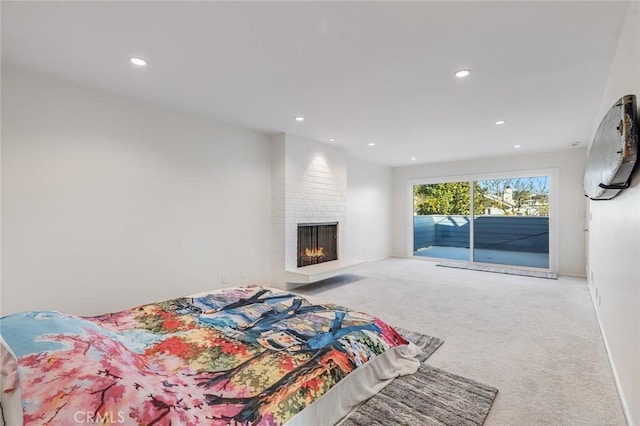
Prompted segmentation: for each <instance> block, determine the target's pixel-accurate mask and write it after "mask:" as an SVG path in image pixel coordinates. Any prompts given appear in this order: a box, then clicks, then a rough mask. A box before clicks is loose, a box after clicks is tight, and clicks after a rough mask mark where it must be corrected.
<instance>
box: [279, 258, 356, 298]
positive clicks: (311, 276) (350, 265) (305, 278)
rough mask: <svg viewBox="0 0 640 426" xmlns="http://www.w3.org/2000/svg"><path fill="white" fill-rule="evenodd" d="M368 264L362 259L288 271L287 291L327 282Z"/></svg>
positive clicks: (334, 261)
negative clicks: (328, 279)
mask: <svg viewBox="0 0 640 426" xmlns="http://www.w3.org/2000/svg"><path fill="white" fill-rule="evenodd" d="M364 263H366V261H364V260H360V259H340V260H332V261H331V262H324V263H318V264H317V265H309V266H304V267H302V268H291V269H287V270H286V271H285V272H286V289H287V290H290V289H292V288H295V287H300V286H302V285H305V284H311V283H315V282H317V281H322V280H326V279H327V278H332V277H335V276H337V275H340V274H344V273H346V272H350V271H352V270H354V269H356V268H357V267H358V266H360V265H363V264H364Z"/></svg>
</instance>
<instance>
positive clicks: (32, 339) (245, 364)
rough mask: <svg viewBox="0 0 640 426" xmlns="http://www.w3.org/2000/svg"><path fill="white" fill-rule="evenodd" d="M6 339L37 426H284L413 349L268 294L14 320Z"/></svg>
mask: <svg viewBox="0 0 640 426" xmlns="http://www.w3.org/2000/svg"><path fill="white" fill-rule="evenodd" d="M0 331H1V333H2V337H3V338H4V339H5V341H6V342H7V343H8V345H9V347H10V348H11V350H12V351H13V353H14V354H15V356H16V358H17V363H18V373H19V384H16V386H19V387H20V390H21V393H22V408H23V413H24V422H25V424H37V425H41V424H60V425H69V424H79V423H106V424H145V425H169V424H173V425H176V424H184V425H192V424H207V425H281V424H284V423H285V422H287V420H289V419H291V418H292V417H293V416H294V415H296V414H297V413H298V412H300V411H301V410H302V409H304V408H305V407H306V406H308V405H309V404H311V403H312V402H313V401H315V400H316V399H318V398H320V397H321V396H323V395H324V394H325V393H326V392H327V391H328V390H329V389H331V388H332V387H333V386H334V385H336V384H337V383H338V382H340V380H342V379H343V378H344V377H345V376H347V375H348V374H349V373H350V372H352V371H354V370H355V369H356V368H358V366H360V365H363V364H365V363H366V362H367V361H369V360H371V359H372V358H374V357H376V356H377V355H379V354H381V353H382V352H384V351H386V350H387V349H389V348H391V347H395V346H398V345H404V344H407V341H405V340H404V339H403V338H402V337H401V336H400V335H399V334H397V333H396V331H395V330H393V329H392V328H391V327H389V326H388V325H386V324H385V323H384V322H382V321H380V320H379V319H377V318H374V317H372V316H370V315H367V314H364V313H360V312H354V311H351V310H349V309H347V308H344V307H342V306H337V305H332V304H312V303H310V302H309V301H307V300H306V299H304V298H303V297H301V296H299V295H296V294H293V293H288V292H284V291H279V290H273V289H267V288H262V287H240V288H231V289H225V290H220V291H215V292H212V293H208V294H205V295H201V296H199V297H185V298H179V299H174V300H168V301H165V302H160V303H153V304H148V305H143V306H139V307H136V308H133V309H129V310H126V311H122V312H117V313H111V314H106V315H101V316H97V317H78V316H72V315H65V314H62V313H59V312H49V311H45V312H26V313H20V314H14V315H9V316H6V317H3V318H2V319H0Z"/></svg>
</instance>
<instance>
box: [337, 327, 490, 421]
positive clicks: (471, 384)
mask: <svg viewBox="0 0 640 426" xmlns="http://www.w3.org/2000/svg"><path fill="white" fill-rule="evenodd" d="M396 330H398V332H400V334H402V335H403V336H404V337H405V338H407V339H408V340H411V341H412V342H414V343H415V344H417V345H418V346H420V347H421V349H423V355H422V359H421V361H424V360H425V359H427V358H428V357H429V356H430V355H431V354H433V352H435V350H436V349H438V347H439V346H440V345H441V344H442V343H443V340H441V339H438V338H437V337H431V336H426V335H424V334H420V333H416V332H412V331H409V330H405V329H402V328H399V327H396ZM497 394H498V389H496V388H493V387H491V386H486V385H483V384H482V383H479V382H476V381H475V380H470V379H467V378H464V377H461V376H457V375H455V374H451V373H447V372H446V371H443V370H440V369H438V368H434V367H431V366H429V365H426V364H422V365H421V366H420V368H419V369H418V371H417V372H416V373H415V374H411V375H408V376H402V377H398V378H396V379H395V380H394V381H393V382H391V383H390V384H389V385H388V386H386V387H385V388H384V389H383V390H382V391H380V392H379V393H378V394H376V395H374V396H373V397H371V398H369V399H368V400H367V401H365V402H364V403H363V404H362V405H360V407H358V408H357V409H356V410H354V412H352V413H351V415H349V417H348V418H347V419H345V420H344V421H343V422H342V423H340V425H341V426H388V425H394V426H395V425H399V426H417V425H419V426H435V425H439V426H443V425H444V426H472V425H482V424H484V421H485V420H486V418H487V415H488V414H489V410H490V409H491V405H492V404H493V401H494V400H495V398H496V395H497Z"/></svg>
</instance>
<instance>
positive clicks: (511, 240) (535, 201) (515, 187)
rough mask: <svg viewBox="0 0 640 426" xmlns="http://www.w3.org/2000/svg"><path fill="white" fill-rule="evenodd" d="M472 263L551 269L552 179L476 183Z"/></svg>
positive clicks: (513, 179) (540, 178)
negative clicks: (550, 189)
mask: <svg viewBox="0 0 640 426" xmlns="http://www.w3.org/2000/svg"><path fill="white" fill-rule="evenodd" d="M475 188H476V191H474V200H475V205H476V206H477V208H476V209H475V212H474V216H473V225H474V226H473V242H474V244H473V260H474V261H476V262H482V263H497V264H501V265H514V266H529V267H534V268H545V269H547V268H549V177H548V176H535V177H533V176H532V177H522V178H508V179H486V180H480V181H476V182H475Z"/></svg>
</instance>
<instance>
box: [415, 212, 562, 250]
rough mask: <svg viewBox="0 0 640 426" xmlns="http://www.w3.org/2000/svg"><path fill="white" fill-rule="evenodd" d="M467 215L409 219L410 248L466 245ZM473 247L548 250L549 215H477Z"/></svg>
mask: <svg viewBox="0 0 640 426" xmlns="http://www.w3.org/2000/svg"><path fill="white" fill-rule="evenodd" d="M470 220H471V218H470V217H469V216H454V215H451V216H444V215H425V216H414V218H413V234H414V235H413V236H414V238H413V250H414V251H416V250H418V249H420V248H426V247H430V246H444V247H466V248H469V247H470V242H469V229H470ZM474 246H475V248H476V249H492V250H504V251H524V252H530V253H549V218H548V217H541V216H477V217H476V218H475V222H474Z"/></svg>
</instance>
